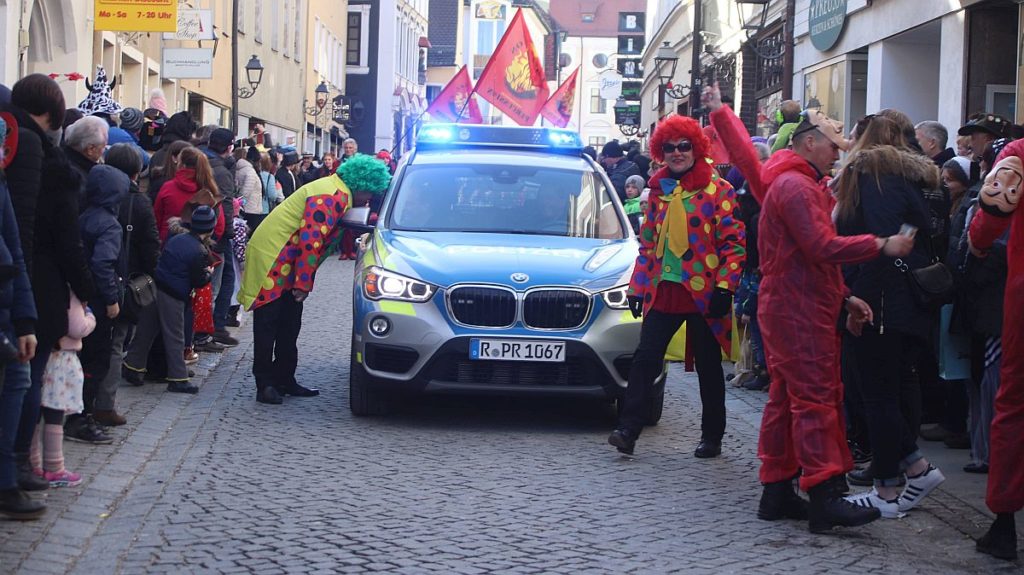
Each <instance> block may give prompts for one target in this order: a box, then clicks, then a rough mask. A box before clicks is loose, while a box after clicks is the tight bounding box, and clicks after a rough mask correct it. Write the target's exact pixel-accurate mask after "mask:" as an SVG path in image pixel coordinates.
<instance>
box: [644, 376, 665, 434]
mask: <svg viewBox="0 0 1024 575" xmlns="http://www.w3.org/2000/svg"><path fill="white" fill-rule="evenodd" d="M664 408H665V384H664V383H662V384H660V385H655V386H654V389H652V390H651V394H650V396H648V398H647V425H658V422H659V421H661V412H662V410H663V409H664Z"/></svg>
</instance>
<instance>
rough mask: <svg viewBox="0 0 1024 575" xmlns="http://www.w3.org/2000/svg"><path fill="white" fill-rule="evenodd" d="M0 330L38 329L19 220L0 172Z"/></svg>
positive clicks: (19, 333)
mask: <svg viewBox="0 0 1024 575" xmlns="http://www.w3.org/2000/svg"><path fill="white" fill-rule="evenodd" d="M0 226H2V228H0V236H2V237H3V241H2V242H0V271H2V274H0V330H3V331H4V332H5V333H11V332H14V334H15V335H16V336H19V337H20V336H23V335H28V334H31V333H35V322H36V303H35V300H34V299H33V297H32V286H31V284H30V283H29V279H28V272H27V271H26V270H25V259H24V257H23V256H22V253H21V244H20V241H21V240H20V238H19V237H18V221H17V217H16V216H15V214H14V206H13V205H12V204H11V196H10V194H9V193H8V190H7V183H6V181H5V180H4V178H3V176H2V175H0Z"/></svg>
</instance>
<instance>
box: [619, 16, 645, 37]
mask: <svg viewBox="0 0 1024 575" xmlns="http://www.w3.org/2000/svg"><path fill="white" fill-rule="evenodd" d="M644 22H645V14H644V13H643V12H619V32H621V33H624V34H629V33H633V34H643V33H644Z"/></svg>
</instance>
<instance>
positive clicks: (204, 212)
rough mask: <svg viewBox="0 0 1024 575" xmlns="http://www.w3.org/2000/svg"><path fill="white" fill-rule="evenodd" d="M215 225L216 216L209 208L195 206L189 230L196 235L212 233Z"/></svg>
mask: <svg viewBox="0 0 1024 575" xmlns="http://www.w3.org/2000/svg"><path fill="white" fill-rule="evenodd" d="M216 225H217V214H216V213H215V212H214V211H213V208H211V207H210V206H197V207H196V209H194V210H192V222H191V223H190V224H189V227H190V229H191V230H192V232H193V233H196V234H206V233H210V232H212V231H213V228H214V227H215V226H216Z"/></svg>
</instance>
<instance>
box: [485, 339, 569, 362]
mask: <svg viewBox="0 0 1024 575" xmlns="http://www.w3.org/2000/svg"><path fill="white" fill-rule="evenodd" d="M469 359H488V360H503V361H550V362H563V361H565V342H564V341H549V340H529V339H479V338H473V339H470V340H469Z"/></svg>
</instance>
